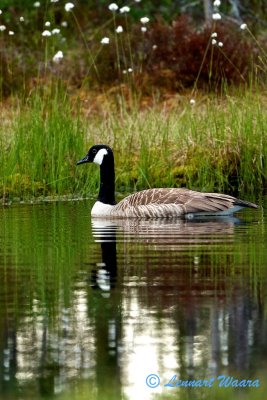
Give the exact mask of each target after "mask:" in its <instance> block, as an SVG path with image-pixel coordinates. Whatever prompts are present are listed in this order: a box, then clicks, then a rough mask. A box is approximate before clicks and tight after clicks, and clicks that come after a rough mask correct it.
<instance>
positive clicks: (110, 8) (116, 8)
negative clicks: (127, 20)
mask: <svg viewBox="0 0 267 400" xmlns="http://www.w3.org/2000/svg"><path fill="white" fill-rule="evenodd" d="M118 8H119V6H117V4H116V3H111V4H110V5H109V6H108V9H109V10H110V11H117V10H118Z"/></svg>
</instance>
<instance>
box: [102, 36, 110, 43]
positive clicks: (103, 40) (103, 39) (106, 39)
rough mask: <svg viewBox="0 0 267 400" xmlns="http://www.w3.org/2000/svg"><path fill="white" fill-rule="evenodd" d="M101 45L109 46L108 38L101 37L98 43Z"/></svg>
mask: <svg viewBox="0 0 267 400" xmlns="http://www.w3.org/2000/svg"><path fill="white" fill-rule="evenodd" d="M100 43H101V44H109V38H108V37H103V38H102V39H101V42H100Z"/></svg>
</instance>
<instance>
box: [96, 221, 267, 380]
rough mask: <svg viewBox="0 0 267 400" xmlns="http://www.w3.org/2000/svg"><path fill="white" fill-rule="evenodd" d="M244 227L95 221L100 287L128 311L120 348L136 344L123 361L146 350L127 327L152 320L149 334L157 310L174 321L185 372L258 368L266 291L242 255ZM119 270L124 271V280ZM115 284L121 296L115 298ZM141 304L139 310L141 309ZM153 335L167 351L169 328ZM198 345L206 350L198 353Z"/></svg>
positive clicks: (121, 322)
mask: <svg viewBox="0 0 267 400" xmlns="http://www.w3.org/2000/svg"><path fill="white" fill-rule="evenodd" d="M242 224H245V223H244V222H242V221H240V220H239V219H238V218H223V219H222V218H220V219H214V218H212V219H206V220H205V221H203V220H199V221H197V220H194V221H182V220H178V221H177V220H149V221H148V220H147V221H146V220H116V221H115V220H113V221H110V220H107V221H105V220H103V219H92V231H93V236H94V239H95V241H96V242H98V243H100V245H101V251H102V262H101V263H99V264H98V265H97V267H98V268H97V270H95V271H94V273H93V279H92V280H93V286H94V287H98V288H99V289H101V291H102V292H103V294H107V293H109V294H110V296H111V298H112V299H113V301H112V302H111V303H110V304H109V310H111V309H113V311H114V315H115V309H118V308H119V309H120V316H119V319H117V323H116V329H115V331H116V342H117V343H120V348H125V347H127V348H128V347H131V346H132V353H131V352H130V353H128V354H127V356H125V357H122V355H121V354H120V353H118V354H117V357H118V359H121V358H123V365H125V364H130V363H131V354H135V353H136V352H137V348H138V344H137V345H136V344H135V339H132V341H131V342H129V343H128V342H127V337H126V336H127V335H126V336H125V333H124V335H123V331H124V332H127V330H128V329H130V327H131V326H133V324H135V323H136V324H138V325H137V326H140V324H141V326H142V329H143V335H145V333H144V332H145V331H146V329H148V328H149V326H150V325H151V329H150V330H149V329H148V331H149V332H153V331H154V330H155V326H154V322H153V321H154V320H153V318H154V317H153V315H156V314H157V315H160V316H161V317H160V318H161V320H162V323H163V325H164V324H165V323H166V321H172V325H171V326H172V328H171V330H170V332H169V334H168V337H169V338H170V337H171V335H174V336H175V337H174V338H172V339H174V342H175V343H176V345H175V349H176V350H175V354H173V357H174V358H175V362H176V365H177V366H178V367H177V368H178V369H179V371H180V373H181V376H191V377H193V376H195V374H196V373H197V371H198V368H199V365H202V364H203V366H204V365H208V366H209V370H210V371H212V373H219V372H220V371H221V370H222V367H223V368H226V369H227V368H228V366H229V368H230V366H231V368H232V367H234V369H237V370H240V371H244V370H249V369H250V368H251V364H252V363H253V360H254V357H252V354H251V352H250V350H249V347H250V346H251V340H252V339H251V338H252V337H254V336H255V337H257V336H258V335H259V332H256V331H255V332H253V328H252V327H253V326H255V327H256V326H257V325H258V324H260V321H261V320H262V318H263V313H262V308H263V303H262V297H261V294H260V292H259V293H257V295H256V296H255V293H254V292H253V290H254V289H253V288H252V286H251V284H250V280H249V274H248V273H247V270H246V269H243V268H242V262H241V264H240V258H239V255H237V254H238V253H239V250H238V251H237V248H236V247H235V245H236V243H235V229H236V228H238V229H241V230H242ZM116 246H117V247H118V250H117V251H116ZM117 258H118V260H117ZM117 264H118V266H117ZM117 268H118V271H117ZM241 268H242V269H241ZM233 272H234V278H233ZM117 275H118V276H121V278H120V279H119V280H118V281H116V280H117ZM115 287H117V289H118V290H117V293H116V296H117V297H116V301H115V300H114V299H115V297H114V295H113V296H112V289H114V288H115ZM259 290H260V289H259ZM109 300H110V299H107V301H109ZM133 303H134V304H136V305H135V307H137V308H136V311H134V312H133V311H132V308H131V307H132V306H131V304H133ZM122 304H124V307H122ZM127 307H129V309H128V308H127ZM137 310H138V312H137ZM253 310H254V312H253ZM255 310H256V311H255ZM141 315H142V317H141ZM137 316H138V317H137ZM152 320H153V321H152ZM164 321H165V322H164ZM174 327H175V329H173V328H174ZM140 329H141V328H140ZM157 329H162V328H159V327H158V328H157ZM150 334H151V333H150ZM148 339H149V340H151V343H155V340H156V342H157V343H158V345H159V348H166V347H165V346H166V343H165V344H164V341H165V340H166V337H165V338H164V334H163V332H162V334H161V333H160V332H159V331H158V332H157V334H156V339H155V338H154V339H153V338H152V337H151V338H149V336H148ZM153 340H154V341H153ZM262 340H263V341H264V342H265V343H266V339H264V338H263V337H262ZM137 343H138V341H137ZM136 346H137V347H136ZM144 346H145V345H144ZM153 346H154V345H153ZM139 347H140V344H139ZM176 347H177V348H176ZM196 348H198V349H199V354H200V353H201V352H202V353H201V354H202V355H201V356H200V355H199V356H198V358H196V354H195V353H196V352H195V349H196ZM179 349H180V350H179ZM201 349H202V350H201ZM143 350H144V349H143ZM155 351H158V349H155ZM120 363H121V362H120ZM199 363H200V364H199ZM229 371H230V370H229ZM175 372H177V371H175Z"/></svg>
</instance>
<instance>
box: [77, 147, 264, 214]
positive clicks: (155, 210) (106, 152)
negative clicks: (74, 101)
mask: <svg viewBox="0 0 267 400" xmlns="http://www.w3.org/2000/svg"><path fill="white" fill-rule="evenodd" d="M87 162H93V163H95V164H98V165H100V190H99V195H98V198H97V201H96V203H95V204H94V206H93V208H92V211H91V215H92V217H109V218H173V217H184V218H188V219H190V218H194V217H196V216H207V215H231V214H233V213H234V212H236V211H239V210H241V209H242V208H244V207H250V208H258V206H257V205H256V204H253V203H250V202H248V201H243V200H239V199H236V198H235V197H232V196H228V195H226V194H219V193H201V192H196V191H193V190H189V189H179V188H171V189H168V188H161V189H147V190H142V191H141V192H137V193H134V194H131V195H129V196H127V197H125V199H123V200H122V201H120V202H119V203H118V204H116V202H115V169H114V156H113V152H112V150H111V148H110V147H109V146H106V145H102V144H99V145H95V146H93V147H91V148H90V150H89V151H88V153H87V155H86V156H85V157H84V158H83V159H82V160H80V161H78V162H77V165H79V164H84V163H87Z"/></svg>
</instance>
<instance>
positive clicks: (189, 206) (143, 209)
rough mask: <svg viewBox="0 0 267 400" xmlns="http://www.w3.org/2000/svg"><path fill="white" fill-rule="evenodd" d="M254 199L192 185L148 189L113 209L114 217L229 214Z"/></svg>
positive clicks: (131, 196)
mask: <svg viewBox="0 0 267 400" xmlns="http://www.w3.org/2000/svg"><path fill="white" fill-rule="evenodd" d="M243 207H251V208H257V206H256V205H255V204H253V203H249V202H247V201H243V200H239V199H236V198H235V197H232V196H228V195H225V194H220V193H201V192H196V191H193V190H189V189H179V188H171V189H168V188H160V189H147V190H142V191H141V192H137V193H134V194H132V195H130V196H127V197H126V198H125V199H123V200H122V201H120V202H119V203H118V204H116V205H115V206H114V207H113V208H112V209H111V210H110V211H111V212H110V216H111V217H118V218H122V217H127V218H132V217H134V218H173V217H181V216H184V215H185V216H192V215H227V214H232V213H233V212H236V211H238V210H240V209H241V208H243Z"/></svg>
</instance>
